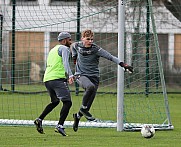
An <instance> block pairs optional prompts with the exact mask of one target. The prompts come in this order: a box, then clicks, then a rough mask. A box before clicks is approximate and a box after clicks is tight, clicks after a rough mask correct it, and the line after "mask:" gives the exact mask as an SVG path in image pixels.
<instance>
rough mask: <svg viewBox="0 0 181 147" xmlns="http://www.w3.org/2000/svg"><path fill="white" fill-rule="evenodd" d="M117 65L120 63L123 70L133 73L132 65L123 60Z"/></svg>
mask: <svg viewBox="0 0 181 147" xmlns="http://www.w3.org/2000/svg"><path fill="white" fill-rule="evenodd" d="M119 65H120V66H121V67H123V68H124V69H125V71H128V72H130V73H133V67H132V66H130V65H128V64H126V63H124V62H120V63H119Z"/></svg>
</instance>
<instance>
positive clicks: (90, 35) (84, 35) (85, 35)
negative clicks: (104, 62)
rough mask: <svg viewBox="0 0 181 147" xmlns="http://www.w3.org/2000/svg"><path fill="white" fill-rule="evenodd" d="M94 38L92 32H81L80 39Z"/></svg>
mask: <svg viewBox="0 0 181 147" xmlns="http://www.w3.org/2000/svg"><path fill="white" fill-rule="evenodd" d="M93 36H94V32H92V30H89V29H87V30H84V31H83V32H82V37H93Z"/></svg>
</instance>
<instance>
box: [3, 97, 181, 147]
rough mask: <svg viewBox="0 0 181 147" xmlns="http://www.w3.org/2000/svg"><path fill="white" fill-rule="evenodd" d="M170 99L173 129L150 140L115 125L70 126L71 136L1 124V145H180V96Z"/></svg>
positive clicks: (170, 146) (115, 146)
mask: <svg viewBox="0 0 181 147" xmlns="http://www.w3.org/2000/svg"><path fill="white" fill-rule="evenodd" d="M1 96H3V95H1ZM168 98H169V107H170V113H171V120H172V124H173V126H174V130H171V131H156V134H155V136H154V137H153V138H151V139H145V138H143V137H142V136H141V134H140V132H118V131H117V130H116V128H79V130H78V132H74V131H73V129H72V128H71V127H69V128H66V132H67V134H68V135H69V136H68V137H63V136H61V135H60V134H58V133H55V132H54V128H53V127H48V126H45V127H44V130H45V133H46V134H43V135H42V134H39V133H37V131H36V129H35V127H34V126H0V146H2V147H31V146H32V147H41V146H42V147H43V146H44V147H58V146H61V147H85V146H88V147H120V146H124V147H142V146H143V147H180V143H181V142H180V134H181V111H180V106H181V95H178V94H176V95H173V94H172V95H171V94H169V95H168ZM46 102H47V101H46ZM46 102H45V103H46ZM32 103H33V102H32ZM4 107H5V106H4ZM40 109H41V108H40ZM71 113H72V112H71ZM0 114H1V113H0ZM57 115H58V114H57ZM70 115H71V114H70ZM1 116H2V114H1ZM69 117H70V116H69Z"/></svg>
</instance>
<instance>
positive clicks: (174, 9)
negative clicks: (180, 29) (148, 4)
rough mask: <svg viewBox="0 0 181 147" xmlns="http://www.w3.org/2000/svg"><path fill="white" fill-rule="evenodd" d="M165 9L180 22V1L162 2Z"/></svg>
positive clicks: (164, 0) (165, 0) (169, 0)
mask: <svg viewBox="0 0 181 147" xmlns="http://www.w3.org/2000/svg"><path fill="white" fill-rule="evenodd" d="M162 1H163V4H164V5H165V7H166V8H167V9H168V10H169V11H170V12H171V13H172V14H173V15H174V16H175V17H176V18H177V19H178V20H179V21H181V13H180V12H181V1H180V0H162Z"/></svg>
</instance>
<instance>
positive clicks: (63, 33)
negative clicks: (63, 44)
mask: <svg viewBox="0 0 181 147" xmlns="http://www.w3.org/2000/svg"><path fill="white" fill-rule="evenodd" d="M66 38H71V35H70V34H69V33H68V32H61V33H60V34H59V35H58V37H57V39H58V41H60V40H63V39H66Z"/></svg>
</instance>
